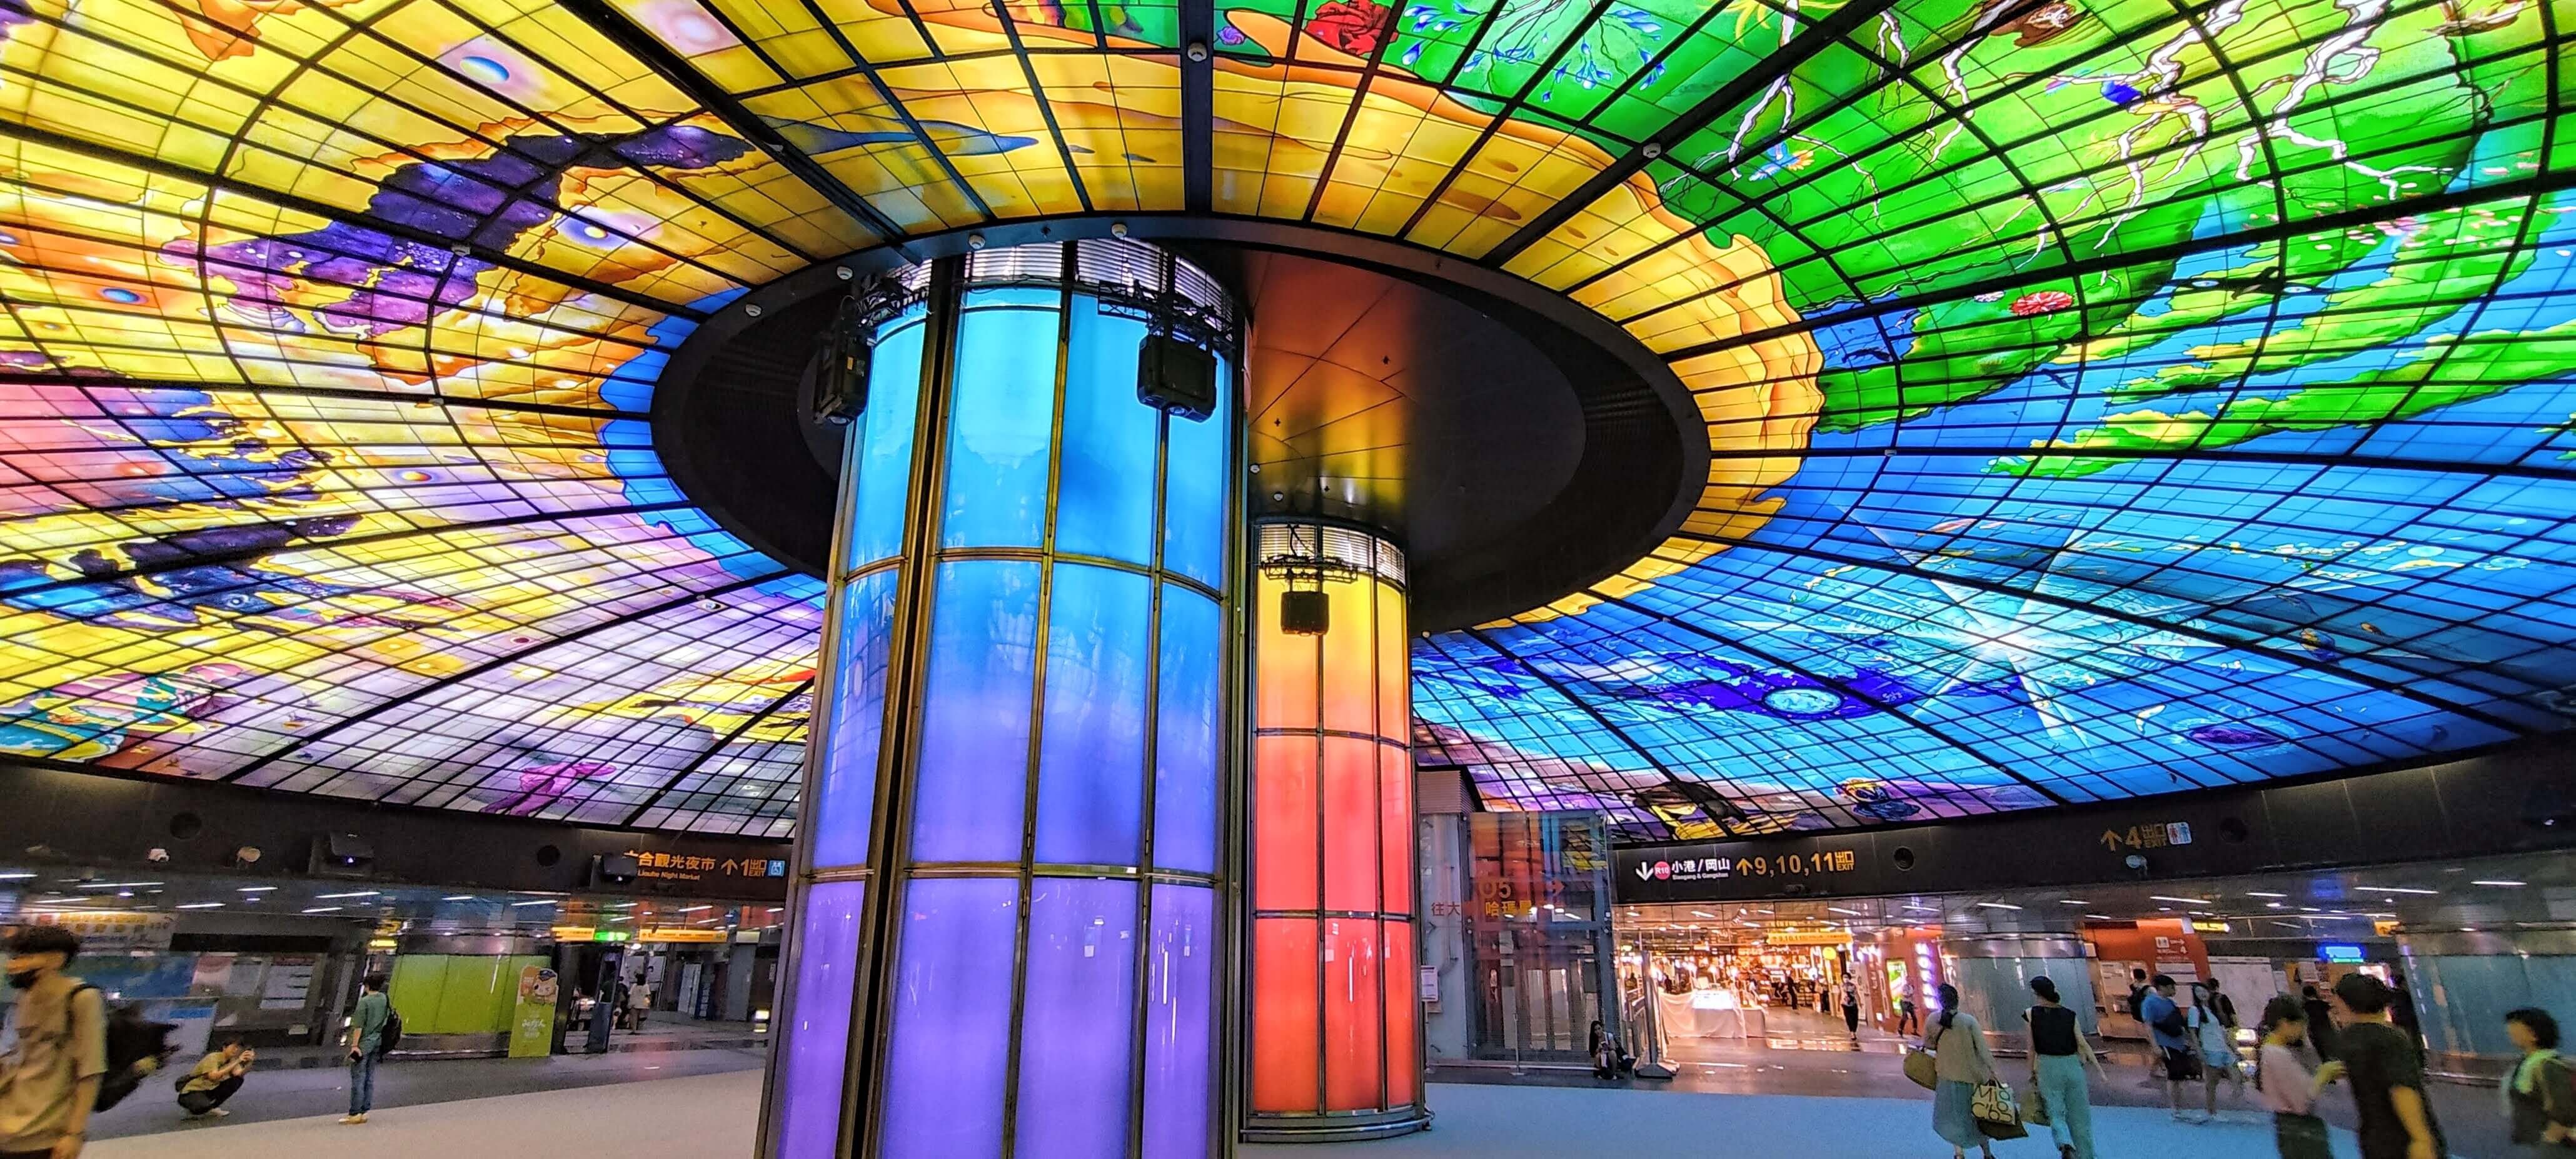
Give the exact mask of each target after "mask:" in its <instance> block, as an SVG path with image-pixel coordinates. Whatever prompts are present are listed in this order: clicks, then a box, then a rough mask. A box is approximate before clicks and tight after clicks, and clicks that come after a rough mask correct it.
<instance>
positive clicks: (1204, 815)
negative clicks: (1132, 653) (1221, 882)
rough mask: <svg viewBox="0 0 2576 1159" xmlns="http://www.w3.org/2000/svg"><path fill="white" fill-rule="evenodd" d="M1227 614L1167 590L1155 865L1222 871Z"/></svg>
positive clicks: (1182, 591) (1174, 587)
mask: <svg viewBox="0 0 2576 1159" xmlns="http://www.w3.org/2000/svg"><path fill="white" fill-rule="evenodd" d="M1224 656H1225V612H1224V609H1222V608H1220V607H1218V606H1217V603H1216V601H1214V600H1211V599H1209V598H1207V597H1206V596H1202V595H1200V594H1198V593H1197V592H1194V591H1191V590H1190V589H1188V588H1185V587H1181V586H1180V585H1178V584H1165V585H1163V659H1162V665H1163V667H1162V673H1161V675H1160V678H1159V681H1160V682H1159V683H1158V684H1157V685H1156V687H1155V689H1154V693H1155V700H1156V704H1155V708H1154V712H1155V716H1154V864H1155V865H1157V866H1159V867H1162V868H1165V869H1181V870H1189V871H1192V872H1196V873H1214V872H1216V782H1217V767H1218V755H1219V752H1220V748H1219V745H1218V741H1217V724H1218V721H1219V719H1220V718H1221V714H1222V711H1223V704H1224V694H1223V688H1224V682H1223V680H1222V679H1221V676H1220V673H1221V667H1222V666H1221V664H1220V661H1221V660H1222V659H1223V658H1224Z"/></svg>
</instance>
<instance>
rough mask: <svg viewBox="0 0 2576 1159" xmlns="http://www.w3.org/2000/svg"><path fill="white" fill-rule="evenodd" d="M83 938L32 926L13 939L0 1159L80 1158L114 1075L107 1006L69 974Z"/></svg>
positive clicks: (0, 1062) (1, 1063) (0, 1092)
mask: <svg viewBox="0 0 2576 1159" xmlns="http://www.w3.org/2000/svg"><path fill="white" fill-rule="evenodd" d="M79 956H80V937H79V936H78V935H76V934H74V933H72V932H71V931H70V930H67V929H64V928H62V927H61V926H38V925H30V926H26V927H23V928H21V929H20V930H19V931H18V932H17V933H16V934H14V935H11V937H10V938H9V967H8V969H9V988H10V989H12V990H16V991H17V992H18V1000H17V1002H16V1003H15V1004H14V1005H13V1008H12V1010H11V1011H10V1017H11V1019H12V1021H14V1022H15V1023H16V1025H15V1026H13V1027H12V1028H11V1029H13V1030H15V1031H16V1032H17V1043H16V1044H15V1045H13V1046H11V1047H10V1048H9V1053H8V1054H7V1055H6V1056H5V1057H0V1075H5V1076H7V1077H6V1081H5V1082H0V1159H79V1156H80V1153H81V1147H82V1146H83V1144H85V1143H86V1142H87V1141H88V1138H89V1112H90V1108H91V1107H92V1106H94V1105H96V1104H97V1102H98V1084H99V1080H100V1079H101V1078H103V1077H105V1076H106V1074H107V1003H106V1001H105V1000H104V999H102V998H101V997H100V996H99V992H98V989H97V987H94V986H90V985H87V984H84V983H83V982H82V981H81V980H80V979H78V978H75V977H72V976H71V975H69V974H66V973H64V972H63V971H64V970H65V969H67V968H69V967H70V966H71V964H72V959H74V958H77V957H79Z"/></svg>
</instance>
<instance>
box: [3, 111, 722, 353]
mask: <svg viewBox="0 0 2576 1159" xmlns="http://www.w3.org/2000/svg"><path fill="white" fill-rule="evenodd" d="M0 137H10V138H16V139H18V140H21V141H27V142H30V143H32V144H37V145H42V146H44V147H45V148H48V149H59V150H61V151H63V152H65V153H73V154H77V155H79V156H82V157H90V158H94V159H97V160H101V161H106V162H108V163H110V164H114V165H122V166H125V167H126V168H129V169H136V170H140V171H142V172H145V173H149V174H151V175H153V176H155V177H162V178H167V179H169V180H171V181H178V182H184V183H186V184H189V185H201V186H204V187H205V188H207V189H210V190H216V191H220V192H224V193H238V194H240V195H241V196H243V197H246V198H249V199H250V200H252V201H261V202H266V203H268V204H270V205H274V206H276V207H278V208H280V209H286V210H292V211H294V212H296V213H301V214H306V215H309V216H312V217H318V218H321V219H322V220H324V221H337V222H345V223H347V224H348V225H351V226H354V227H356V228H359V229H365V230H372V231H374V232H376V233H381V234H383V235H385V236H387V237H394V238H401V239H402V240H404V241H407V242H411V243H413V244H415V245H419V246H423V247H426V248H429V249H434V250H445V251H447V252H449V253H453V254H460V255H472V256H473V258H474V260H476V261H479V262H484V263H487V264H490V265H492V266H494V267H496V268H499V269H504V270H508V271H510V272H512V273H515V274H522V275H525V276H527V277H531V278H538V279H542V280H544V281H549V282H553V283H555V284H556V285H559V286H564V287H568V288H570V289H575V290H581V291H584V292H587V293H592V294H597V295H599V296H600V297H603V298H606V299H608V300H610V301H613V302H624V303H626V304H627V305H629V306H637V307H641V308H643V309H646V310H652V311H654V312H656V313H662V314H669V315H672V316H674V317H678V318H686V319H689V320H690V321H696V320H698V319H701V318H704V317H706V313H705V312H704V311H702V310H699V309H697V308H695V307H693V306H687V305H683V304H681V303H678V302H665V301H663V300H661V299H659V298H655V297H652V296H650V295H647V294H639V293H636V292H635V291H633V290H629V289H627V288H625V287H624V286H620V285H617V284H615V283H613V282H603V281H600V280H598V279H596V278H585V277H583V276H581V275H579V274H574V273H566V272H565V271H562V270H558V269H555V268H553V267H551V266H545V265H540V264H538V263H536V262H531V261H528V260H526V259H524V258H520V257H517V256H514V255H512V254H511V253H509V252H508V251H506V250H496V249H492V248H489V247H486V246H478V245H468V244H465V243H463V242H459V241H457V240H456V239H454V238H448V237H441V236H439V235H437V234H434V233H431V232H429V231H427V230H421V229H414V228H412V227H410V226H407V225H403V224H401V223H399V222H393V221H387V220H385V219H384V218H380V217H375V216H372V215H369V214H366V213H363V212H360V211H358V210H354V209H346V208H342V207H340V206H337V205H330V204H326V203H323V202H319V201H315V200H313V199H311V198H307V197H298V196H296V195H294V194H292V193H286V192H283V191H280V190H275V189H268V188H265V187H262V186H257V185H246V184H243V183H241V182H238V181H232V180H229V179H226V178H224V177H222V176H219V175H217V174H212V173H200V172H198V171H196V170H194V169H187V168H182V167H180V166H177V165H172V164H170V163H169V162H166V161H163V160H161V159H159V158H157V157H147V156H145V155H143V154H141V153H128V152H125V151H123V150H121V149H110V148H107V147H105V146H101V145H97V144H93V143H91V142H89V141H84V140H82V139H80V138H78V137H66V136H64V135H62V134H60V133H55V132H49V131H47V130H44V129H40V128H37V127H35V126H33V125H19V124H12V125H9V126H7V127H5V128H0ZM201 389H202V388H201Z"/></svg>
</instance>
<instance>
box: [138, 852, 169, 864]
mask: <svg viewBox="0 0 2576 1159" xmlns="http://www.w3.org/2000/svg"><path fill="white" fill-rule="evenodd" d="M143 860H145V861H149V862H151V863H152V864H154V865H168V864H169V863H170V851H169V850H167V849H152V850H148V851H146V852H145V853H144V854H143Z"/></svg>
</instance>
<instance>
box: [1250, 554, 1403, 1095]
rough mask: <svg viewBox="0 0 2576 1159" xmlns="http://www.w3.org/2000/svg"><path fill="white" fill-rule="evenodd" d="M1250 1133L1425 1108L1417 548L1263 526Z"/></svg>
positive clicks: (1257, 630) (1256, 651) (1256, 625)
mask: <svg viewBox="0 0 2576 1159" xmlns="http://www.w3.org/2000/svg"><path fill="white" fill-rule="evenodd" d="M1257 543H1258V551H1259V555H1258V567H1259V580H1258V584H1257V589H1256V590H1257V596H1256V599H1255V601H1254V612H1253V655H1254V663H1255V665H1256V669H1255V675H1254V680H1253V699H1254V706H1253V709H1254V710H1253V724H1254V736H1253V751H1252V792H1251V799H1252V816H1251V828H1252V842H1251V849H1252V865H1251V879H1252V930H1251V936H1250V938H1249V939H1248V943H1249V944H1248V950H1249V953H1250V961H1249V962H1248V963H1247V968H1246V970H1245V977H1246V979H1247V982H1248V985H1247V991H1246V1002H1247V1004H1248V1007H1249V1011H1248V1014H1249V1018H1248V1021H1249V1023H1250V1028H1249V1029H1250V1039H1251V1052H1250V1058H1249V1059H1248V1060H1247V1065H1246V1066H1245V1068H1244V1073H1245V1076H1246V1077H1245V1083H1246V1087H1247V1090H1246V1092H1245V1096H1246V1097H1245V1100H1244V1108H1245V1116H1244V1130H1243V1138H1244V1139H1246V1140H1247V1141H1265V1140H1267V1141H1286V1140H1304V1139H1314V1140H1321V1139H1352V1138H1369V1137H1377V1136H1386V1135H1400V1134H1404V1133H1406V1132H1409V1131H1414V1130H1419V1129H1420V1128H1421V1127H1422V1126H1423V1125H1424V1124H1426V1123H1428V1122H1429V1116H1428V1114H1426V1113H1425V1112H1424V1110H1423V1108H1422V1054H1421V1049H1422V1047H1421V1039H1422V1035H1421V1017H1422V1011H1421V1004H1420V1001H1419V1000H1418V999H1417V998H1416V996H1415V993H1414V981H1413V980H1414V976H1415V961H1414V914H1413V906H1414V897H1413V895H1414V881H1415V870H1414V864H1413V851H1414V814H1413V750H1412V704H1411V701H1410V699H1409V695H1408V693H1409V689H1408V681H1409V677H1410V669H1409V665H1408V662H1407V659H1408V656H1409V650H1408V647H1407V635H1406V631H1405V614H1404V558H1403V555H1402V553H1401V552H1399V551H1398V550H1397V549H1396V547H1395V545H1393V544H1391V543H1388V542H1386V541H1385V540H1383V539H1380V538H1378V537H1377V536H1375V535H1372V534H1370V533H1368V532H1366V531H1362V530H1358V529H1354V528H1349V527H1343V526H1337V525H1327V524H1317V523H1308V522H1287V521H1281V522H1268V523H1263V524H1261V525H1260V526H1259V529H1258V536H1257Z"/></svg>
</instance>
